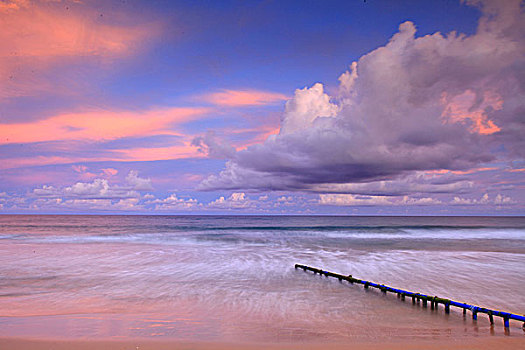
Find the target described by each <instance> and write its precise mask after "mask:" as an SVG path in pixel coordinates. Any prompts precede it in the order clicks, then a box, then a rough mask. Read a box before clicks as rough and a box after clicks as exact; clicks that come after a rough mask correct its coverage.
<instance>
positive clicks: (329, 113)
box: [0, 0, 525, 215]
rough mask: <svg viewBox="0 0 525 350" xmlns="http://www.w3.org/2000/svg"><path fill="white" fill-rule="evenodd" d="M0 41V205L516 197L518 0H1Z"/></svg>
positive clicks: (417, 208) (436, 203)
mask: <svg viewBox="0 0 525 350" xmlns="http://www.w3.org/2000/svg"><path fill="white" fill-rule="evenodd" d="M0 43H2V44H1V45H0V213H4V214H9V213H20V214H31V213H34V214H39V213H41V214H53V213H64V214H119V213H120V214H239V215H241V214H261V215H264V214H290V215H313V214H318V215H524V214H525V159H524V157H525V137H524V135H525V4H524V3H523V2H522V1H520V0H503V1H501V0H468V1H455V0H439V1H418V0H414V1H409V0H407V1H401V0H398V1H391V0H389V1H387V0H367V1H358V0H350V1H348V0H345V1H335V0H327V1H314V0H303V1H299V0H297V1H283V0H280V1H277V0H275V1H270V0H268V1H256V0H253V1H240V0H239V1H218V0H217V1H154V0H153V1H132V0H121V1H112V0H107V1H89V0H82V1H79V0H76V1H60V0H47V1H44V0H0Z"/></svg>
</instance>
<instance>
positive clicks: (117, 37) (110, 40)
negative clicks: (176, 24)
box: [0, 1, 160, 99]
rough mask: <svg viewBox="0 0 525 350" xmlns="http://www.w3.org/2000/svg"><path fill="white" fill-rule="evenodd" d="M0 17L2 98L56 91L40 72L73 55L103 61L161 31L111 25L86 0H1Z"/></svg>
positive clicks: (153, 25) (125, 52) (132, 49)
mask: <svg viewBox="0 0 525 350" xmlns="http://www.w3.org/2000/svg"><path fill="white" fill-rule="evenodd" d="M0 19H1V21H0V42H1V43H2V45H0V77H3V79H2V80H0V99H3V98H10V97H15V96H26V95H31V94H34V93H38V92H42V91H53V92H56V91H57V89H60V88H59V87H57V86H56V84H53V83H52V82H51V81H49V80H48V79H46V78H44V75H45V74H43V73H42V71H44V72H45V71H46V70H47V69H49V68H51V67H52V66H53V65H55V64H57V63H60V62H62V63H64V62H66V63H67V62H70V61H71V59H75V58H81V59H85V58H86V57H97V59H98V61H97V62H98V63H99V64H103V65H104V64H106V63H109V62H112V61H114V59H116V58H120V57H122V56H124V55H129V54H131V53H134V52H136V51H137V49H140V48H141V47H142V46H143V43H145V42H147V39H148V38H150V37H152V36H155V35H156V34H158V33H159V32H160V26H159V25H158V24H156V23H146V24H141V25H137V24H132V25H124V24H118V25H117V24H115V23H110V22H108V21H105V20H104V19H103V18H101V17H100V16H99V14H98V12H97V11H96V10H95V9H94V8H92V7H90V5H89V4H84V3H75V4H70V5H69V6H64V5H63V4H50V3H45V2H41V1H7V2H0ZM133 22H135V23H136V21H129V23H133ZM120 23H122V22H120ZM61 92H63V93H71V91H67V90H65V91H61Z"/></svg>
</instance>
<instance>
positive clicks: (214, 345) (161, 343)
mask: <svg viewBox="0 0 525 350" xmlns="http://www.w3.org/2000/svg"><path fill="white" fill-rule="evenodd" d="M524 345H525V338H518V337H512V338H511V337H485V336H481V337H477V338H462V339H442V338H441V339H428V340H420V339H419V340H414V341H406V340H405V341H401V340H396V339H393V340H392V341H390V342H384V341H381V342H363V341H358V342H347V343H331V342H319V343H295V342H294V343H235V342H211V341H184V340H177V339H172V340H156V339H144V338H141V339H96V340H94V339H39V338H34V339H33V338H28V339H26V338H11V337H0V349H2V350H12V349H13V350H14V349H18V350H30V349H31V350H51V349H53V350H68V349H75V350H76V349H78V350H88V349H89V350H92V349H97V350H106V349H107V350H109V349H118V350H120V349H122V350H168V349H179V350H210V349H219V350H227V349H229V350H241V349H242V350H244V349H246V350H263V349H272V350H280V349H287V350H299V349H305V350H319V349H326V348H327V347H329V348H330V349H334V350H339V349H341V350H342V349H355V350H365V349H366V350H375V349H377V350H379V349H382V350H383V349H392V350H419V349H427V350H438V349H452V350H454V349H457V350H460V349H467V350H469V349H472V350H474V349H494V348H496V347H497V349H498V350H505V349H517V348H519V346H524Z"/></svg>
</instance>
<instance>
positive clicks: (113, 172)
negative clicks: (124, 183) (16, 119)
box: [102, 168, 118, 176]
mask: <svg viewBox="0 0 525 350" xmlns="http://www.w3.org/2000/svg"><path fill="white" fill-rule="evenodd" d="M102 173H103V174H104V175H106V176H115V175H117V173H118V170H117V169H113V168H106V169H102Z"/></svg>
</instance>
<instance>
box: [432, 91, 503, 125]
mask: <svg viewBox="0 0 525 350" xmlns="http://www.w3.org/2000/svg"><path fill="white" fill-rule="evenodd" d="M441 101H442V103H443V104H445V105H446V107H445V109H444V111H443V114H442V117H444V118H445V121H450V122H454V123H457V122H465V121H468V120H470V121H471V122H472V125H471V128H470V129H471V131H472V132H477V133H478V134H481V135H490V134H493V133H495V132H498V131H500V130H501V129H500V128H499V127H498V126H497V125H496V124H495V123H494V122H493V121H492V120H490V119H489V118H488V116H487V114H486V111H487V109H489V108H490V109H493V110H501V109H502V108H503V99H502V98H501V97H500V96H499V95H498V94H496V93H495V92H491V91H485V93H484V94H483V101H481V103H478V101H477V96H476V94H475V93H474V92H473V91H472V90H466V91H465V92H463V93H462V94H460V95H456V96H453V97H452V98H449V97H448V96H447V94H443V96H442V100H441Z"/></svg>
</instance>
